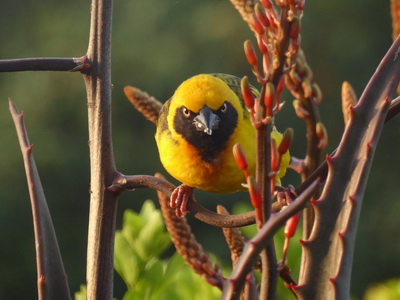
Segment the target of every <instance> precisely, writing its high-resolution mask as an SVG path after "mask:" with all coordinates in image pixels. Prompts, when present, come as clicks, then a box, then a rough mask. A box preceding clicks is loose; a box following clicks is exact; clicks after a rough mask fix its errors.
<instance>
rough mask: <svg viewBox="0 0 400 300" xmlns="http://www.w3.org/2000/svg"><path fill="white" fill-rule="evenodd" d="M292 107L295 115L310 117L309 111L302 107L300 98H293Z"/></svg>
mask: <svg viewBox="0 0 400 300" xmlns="http://www.w3.org/2000/svg"><path fill="white" fill-rule="evenodd" d="M293 107H294V111H295V112H296V115H297V116H298V117H299V118H300V119H308V118H309V117H310V113H309V112H308V111H307V109H305V108H304V107H303V105H302V104H301V102H300V100H294V101H293Z"/></svg>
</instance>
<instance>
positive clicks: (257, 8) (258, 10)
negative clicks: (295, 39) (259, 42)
mask: <svg viewBox="0 0 400 300" xmlns="http://www.w3.org/2000/svg"><path fill="white" fill-rule="evenodd" d="M254 10H255V12H256V16H257V18H258V20H259V21H260V22H261V24H262V25H264V26H265V27H269V26H270V23H269V19H268V17H267V15H266V14H265V9H264V8H262V7H261V5H260V4H258V3H257V4H256V6H255V8H254Z"/></svg>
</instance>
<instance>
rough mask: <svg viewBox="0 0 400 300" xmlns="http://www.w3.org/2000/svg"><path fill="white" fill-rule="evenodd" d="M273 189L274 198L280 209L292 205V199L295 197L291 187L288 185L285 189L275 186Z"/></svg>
mask: <svg viewBox="0 0 400 300" xmlns="http://www.w3.org/2000/svg"><path fill="white" fill-rule="evenodd" d="M275 189H276V191H277V195H276V198H277V200H278V203H279V204H280V205H281V206H282V207H284V206H288V205H289V204H290V203H292V201H293V199H295V198H296V197H297V193H296V190H295V188H294V187H293V186H292V185H289V186H288V187H286V188H284V187H282V186H276V187H275Z"/></svg>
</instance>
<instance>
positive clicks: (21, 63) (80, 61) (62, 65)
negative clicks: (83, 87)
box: [0, 56, 90, 72]
mask: <svg viewBox="0 0 400 300" xmlns="http://www.w3.org/2000/svg"><path fill="white" fill-rule="evenodd" d="M89 66H90V65H89V61H88V60H87V57H86V56H83V57H79V58H73V57H71V58H70V57H68V58H64V57H40V58H19V59H1V60H0V72H19V71H84V70H86V69H87V68H89Z"/></svg>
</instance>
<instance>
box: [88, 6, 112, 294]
mask: <svg viewBox="0 0 400 300" xmlns="http://www.w3.org/2000/svg"><path fill="white" fill-rule="evenodd" d="M111 16H112V1H111V0H93V1H92V5H91V28H90V40H89V47H88V54H87V56H88V58H89V60H90V61H91V62H92V66H91V68H90V69H89V72H87V73H86V74H85V75H84V79H85V84H86V91H87V99H88V123H89V147H90V173H91V182H90V188H91V195H90V214H89V230H88V250H87V274H86V278H87V299H89V300H95V299H96V300H97V299H106V300H111V299H112V298H113V281H114V265H113V261H114V234H115V219H116V210H117V194H115V193H112V192H111V191H110V190H108V189H107V187H108V186H109V185H111V183H112V181H113V177H114V173H115V162H114V154H113V149H112V138H111V19H112V17H111Z"/></svg>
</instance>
